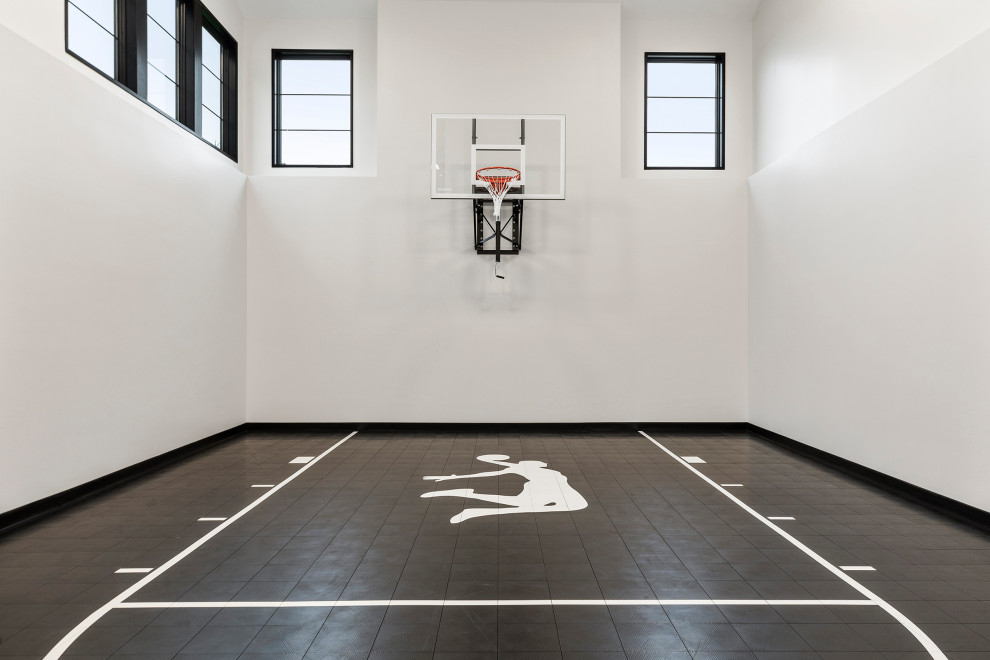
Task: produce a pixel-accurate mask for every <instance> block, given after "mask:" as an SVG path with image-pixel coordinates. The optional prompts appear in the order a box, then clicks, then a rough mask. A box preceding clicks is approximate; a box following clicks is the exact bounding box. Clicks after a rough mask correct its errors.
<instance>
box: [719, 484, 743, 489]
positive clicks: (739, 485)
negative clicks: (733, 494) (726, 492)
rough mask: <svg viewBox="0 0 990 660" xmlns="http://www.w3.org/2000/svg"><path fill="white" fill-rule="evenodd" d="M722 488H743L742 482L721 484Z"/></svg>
mask: <svg viewBox="0 0 990 660" xmlns="http://www.w3.org/2000/svg"><path fill="white" fill-rule="evenodd" d="M721 486H722V488H742V484H721Z"/></svg>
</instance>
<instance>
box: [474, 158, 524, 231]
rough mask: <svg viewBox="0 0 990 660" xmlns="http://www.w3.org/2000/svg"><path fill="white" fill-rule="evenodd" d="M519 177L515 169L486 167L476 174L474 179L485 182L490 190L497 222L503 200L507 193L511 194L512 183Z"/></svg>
mask: <svg viewBox="0 0 990 660" xmlns="http://www.w3.org/2000/svg"><path fill="white" fill-rule="evenodd" d="M519 177H520V173H519V170H517V169H515V168H513V167H485V168H483V169H480V170H478V171H477V172H476V173H475V175H474V178H475V179H476V180H479V181H483V182H484V184H485V188H487V189H488V194H490V195H491V196H492V203H493V204H494V209H493V214H494V216H495V221H496V222H498V220H499V216H501V211H502V199H504V198H505V193H507V192H509V188H510V187H511V185H512V182H513V181H518V180H519Z"/></svg>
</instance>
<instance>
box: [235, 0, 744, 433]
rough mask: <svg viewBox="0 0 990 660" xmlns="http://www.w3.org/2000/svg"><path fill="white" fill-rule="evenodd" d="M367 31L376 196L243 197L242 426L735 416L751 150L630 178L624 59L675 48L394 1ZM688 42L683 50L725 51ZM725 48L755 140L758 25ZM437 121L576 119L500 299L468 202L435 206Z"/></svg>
mask: <svg viewBox="0 0 990 660" xmlns="http://www.w3.org/2000/svg"><path fill="white" fill-rule="evenodd" d="M496 12H497V13H498V14H499V15H502V16H514V17H516V19H517V20H515V21H514V22H513V29H512V30H506V31H502V32H499V38H498V47H497V48H496V49H495V50H496V51H497V52H498V53H499V56H500V57H501V58H502V59H503V60H504V62H505V64H506V65H507V67H508V73H507V75H508V76H509V77H510V78H511V82H510V83H508V84H505V85H501V86H499V88H498V89H499V91H498V92H497V93H493V92H492V91H491V90H492V86H491V85H490V84H487V83H486V82H485V80H484V79H485V74H484V73H483V72H484V70H485V68H486V66H488V65H490V64H491V63H492V60H493V55H492V51H493V48H492V47H490V46H487V45H485V43H484V34H485V29H486V27H485V26H488V25H489V24H490V18H491V16H492V15H493V14H494V13H496ZM377 29H378V38H377V47H378V57H377V60H378V71H377V88H378V99H377V108H378V119H377V126H378V163H377V176H376V177H374V178H364V177H358V178H346V177H341V176H327V175H324V176H319V177H314V176H298V175H297V176H291V177H290V176H278V177H274V176H253V177H252V178H251V181H250V192H249V203H248V216H249V246H248V254H249V256H248V261H249V269H248V270H249V282H248V291H249V294H248V295H249V313H248V318H249V320H248V326H249V338H248V345H249V349H248V363H249V367H248V420H249V421H271V422H278V421H359V420H361V421H409V422H417V421H420V422H423V421H432V422H454V421H472V422H496V421H518V422H526V421H530V422H536V421H557V422H560V421H595V420H662V421H739V420H742V419H744V418H745V413H746V339H745V336H746V291H745V287H746V284H745V280H746V253H745V231H746V189H745V176H746V175H748V174H749V162H750V155H749V144H748V140H747V139H745V138H742V139H740V138H739V137H737V136H734V137H733V140H738V141H737V142H733V145H734V146H733V147H732V150H731V152H730V163H731V168H730V170H727V171H726V172H719V173H712V172H709V173H705V175H697V173H695V175H688V174H683V175H682V176H677V175H676V174H671V175H669V176H666V177H664V176H654V177H641V178H640V177H638V176H637V175H636V174H629V175H627V176H625V177H623V167H622V160H623V154H624V153H625V151H626V150H627V149H629V148H633V149H634V148H635V147H634V146H631V145H634V144H635V143H636V141H639V142H641V141H642V139H641V136H637V135H636V134H635V132H634V133H629V134H626V133H625V132H624V129H620V125H621V124H622V121H623V118H624V117H625V116H626V115H625V114H624V113H625V111H624V107H625V106H626V104H632V105H631V107H636V106H639V105H642V102H643V100H642V88H643V85H642V81H641V79H640V81H639V82H638V83H635V81H634V79H635V78H636V76H637V75H638V74H636V73H635V67H639V69H640V71H641V68H642V64H641V63H639V61H638V60H637V57H638V58H640V59H641V58H642V52H643V51H640V52H639V55H638V56H636V55H635V52H634V51H635V50H636V49H640V48H641V49H643V50H647V49H654V50H662V49H663V48H664V45H665V44H667V43H671V42H673V40H674V39H675V36H674V35H673V34H671V33H669V32H668V33H667V38H666V39H663V38H660V37H658V36H657V35H655V34H651V33H649V31H643V32H641V33H637V35H636V36H635V37H630V39H632V43H633V44H635V45H634V46H630V47H629V49H626V50H623V46H622V44H621V41H622V40H623V39H624V38H625V37H624V34H623V33H624V31H626V30H631V28H630V27H629V26H623V24H622V22H621V18H620V10H619V6H618V5H616V4H611V3H602V4H597V3H538V2H527V3H515V4H513V3H503V2H498V3H486V2H435V1H425V2H397V1H394V0H381V2H380V3H379V15H378V21H377ZM693 29H694V32H693V34H678V35H677V36H676V42H677V44H678V47H684V48H692V47H699V48H700V47H702V46H701V45H702V44H704V47H705V48H710V47H712V44H713V43H717V42H719V41H720V40H719V39H717V38H712V35H710V34H707V33H706V31H705V28H703V27H702V26H695V28H693ZM717 30H719V32H718V34H727V33H729V32H731V36H732V42H731V44H730V49H731V50H732V52H733V55H732V60H733V62H735V64H734V65H733V68H731V69H730V76H739V78H738V79H735V78H733V79H732V83H731V84H732V85H733V87H734V88H738V91H736V92H735V93H736V94H737V97H736V99H737V100H736V101H735V102H734V103H733V105H730V112H731V113H734V114H733V115H732V117H731V119H730V121H731V122H732V125H733V126H739V127H742V128H741V130H740V132H741V133H745V132H747V129H746V128H745V127H746V126H748V123H749V114H748V113H749V95H748V93H747V92H746V91H744V90H745V89H746V88H747V86H748V76H749V59H750V57H749V24H748V22H745V21H740V22H739V23H738V24H736V25H735V26H734V27H733V28H732V29H731V30H729V29H728V28H722V27H719V28H717ZM300 34H301V35H305V34H307V33H305V32H303V31H300ZM288 36H289V35H286V39H284V40H280V41H284V42H285V43H284V45H285V46H286V47H291V46H292V44H291V43H288V41H289V40H288ZM259 52H260V51H259ZM254 79H255V83H256V84H259V85H260V84H263V85H265V86H266V88H267V85H268V83H267V81H266V80H265V81H263V80H262V79H261V78H260V77H258V76H255V78H254ZM264 94H267V91H264V92H262V93H258V94H257V95H256V97H259V98H260V97H261V96H263V95H264ZM435 112H461V113H466V112H489V113H533V114H539V113H563V114H566V115H567V130H568V135H567V149H568V161H567V186H568V199H567V200H565V201H553V202H530V203H528V204H527V207H526V228H525V237H524V250H523V254H521V255H519V256H517V257H515V258H510V259H509V260H508V262H507V271H508V279H507V280H505V281H504V282H501V281H499V282H496V281H495V280H494V279H493V277H492V272H491V269H492V264H491V259H490V258H488V257H481V256H478V255H476V254H474V253H473V250H472V249H471V242H472V239H471V207H470V204H469V203H468V202H466V201H451V200H431V199H429V169H428V168H429V153H430V115H431V113H435ZM257 126H259V124H257V123H256V127H257ZM260 126H262V128H264V126H265V125H264V122H262V123H261V124H260ZM624 144H625V145H626V146H625V147H624V146H623V145H624Z"/></svg>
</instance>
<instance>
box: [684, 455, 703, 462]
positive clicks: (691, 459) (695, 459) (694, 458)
mask: <svg viewBox="0 0 990 660" xmlns="http://www.w3.org/2000/svg"><path fill="white" fill-rule="evenodd" d="M681 458H683V459H684V460H685V462H687V463H704V462H705V459H703V458H702V457H700V456H681Z"/></svg>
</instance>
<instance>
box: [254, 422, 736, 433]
mask: <svg viewBox="0 0 990 660" xmlns="http://www.w3.org/2000/svg"><path fill="white" fill-rule="evenodd" d="M245 426H246V429H247V430H248V431H261V432H267V433H278V432H299V433H307V432H308V433H331V432H341V431H343V432H348V433H349V432H350V431H368V432H389V431H396V432H400V431H408V432H424V433H429V432H433V431H436V432H444V433H457V432H463V433H514V432H519V433H523V432H527V433H608V432H613V431H614V432H629V431H640V430H642V431H654V432H657V433H745V432H747V431H749V423H748V422H447V423H436V422H354V423H353V424H342V423H339V422H248V423H247V424H246V425H245Z"/></svg>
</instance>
